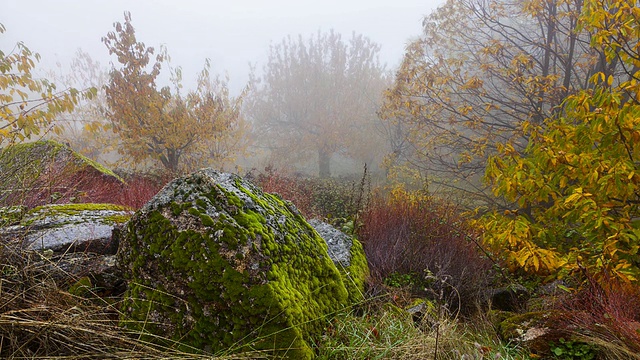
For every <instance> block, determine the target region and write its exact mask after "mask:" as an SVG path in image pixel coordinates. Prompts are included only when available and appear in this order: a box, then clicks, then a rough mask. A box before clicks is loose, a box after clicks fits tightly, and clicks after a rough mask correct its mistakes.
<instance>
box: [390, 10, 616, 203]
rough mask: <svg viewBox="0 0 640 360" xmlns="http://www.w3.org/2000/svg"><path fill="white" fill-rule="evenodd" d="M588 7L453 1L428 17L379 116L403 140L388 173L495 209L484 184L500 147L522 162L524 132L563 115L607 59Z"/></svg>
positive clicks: (393, 156)
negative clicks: (409, 171) (404, 174)
mask: <svg viewBox="0 0 640 360" xmlns="http://www.w3.org/2000/svg"><path fill="white" fill-rule="evenodd" d="M583 7H584V6H583V0H529V1H505V0H455V1H454V0H450V1H447V2H446V3H445V4H444V5H443V6H441V7H440V8H438V9H437V10H436V11H435V12H434V13H432V14H431V15H429V16H427V17H426V18H425V20H424V33H423V35H422V36H421V37H420V38H419V39H417V40H416V41H414V42H412V43H411V44H410V45H409V46H408V48H407V51H406V54H405V57H404V60H403V62H402V65H401V67H400V69H399V71H398V73H397V78H396V83H395V86H394V87H393V88H392V89H391V90H389V91H388V92H387V94H386V101H385V104H384V106H383V108H382V110H381V114H382V116H383V117H384V119H385V120H386V121H387V122H388V123H389V124H390V125H389V127H390V128H393V129H395V130H396V132H395V135H396V139H397V141H396V142H397V144H398V146H397V147H396V149H394V152H393V153H392V154H391V155H390V156H389V159H388V161H389V164H390V165H391V166H409V167H412V168H414V169H417V170H418V171H419V172H420V173H421V174H422V175H423V177H426V178H427V180H428V181H429V182H430V183H432V184H436V185H442V186H445V188H447V189H450V190H451V189H453V190H455V192H457V193H458V194H459V195H462V196H463V197H464V198H465V199H467V200H471V199H475V200H476V201H475V202H473V203H472V204H471V205H478V204H487V203H489V204H495V201H496V200H497V199H495V198H494V197H493V196H492V195H491V192H490V189H488V188H487V187H486V186H484V185H483V184H482V182H481V177H482V175H483V174H484V170H485V164H486V160H487V158H488V156H490V155H491V154H494V153H495V150H496V144H503V145H508V146H511V147H513V148H514V149H515V151H517V152H522V151H523V150H524V149H525V147H526V146H527V137H526V130H527V128H528V127H530V126H535V125H541V124H543V121H544V119H546V118H548V117H550V116H553V115H554V114H556V113H557V112H561V111H562V102H563V100H564V98H565V97H566V96H568V95H570V94H573V93H575V92H576V91H578V90H579V89H583V88H585V87H587V86H589V84H588V79H589V78H590V76H591V75H592V74H593V73H594V72H597V71H599V70H598V66H600V65H601V61H600V60H601V57H602V52H601V51H599V50H598V49H593V48H591V47H590V46H589V36H590V35H589V33H588V32H587V31H584V30H581V29H580V28H579V27H578V17H579V15H580V14H581V12H582V11H583ZM607 66H609V65H607ZM610 70H611V71H612V72H615V71H616V70H615V69H610ZM502 205H503V206H505V207H508V206H510V205H508V204H506V203H503V204H502Z"/></svg>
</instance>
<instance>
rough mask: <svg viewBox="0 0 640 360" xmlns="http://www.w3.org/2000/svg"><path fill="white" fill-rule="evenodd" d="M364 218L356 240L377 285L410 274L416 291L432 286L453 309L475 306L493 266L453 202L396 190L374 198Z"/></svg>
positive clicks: (464, 310)
mask: <svg viewBox="0 0 640 360" xmlns="http://www.w3.org/2000/svg"><path fill="white" fill-rule="evenodd" d="M361 221H362V227H361V228H360V230H359V232H358V238H359V239H360V241H361V242H362V244H363V246H364V249H365V253H366V255H367V259H368V261H369V268H370V269H371V275H372V281H373V282H374V283H375V282H377V283H382V282H384V281H385V279H392V280H394V279H398V278H400V276H399V274H407V275H411V276H410V278H411V279H413V280H412V281H411V283H412V285H415V286H414V288H415V290H418V291H419V290H423V291H424V287H425V286H429V287H430V292H431V294H432V295H434V292H435V293H436V294H438V295H437V296H436V297H439V296H440V295H439V294H440V290H442V293H443V296H445V297H446V299H445V300H446V301H445V302H446V303H447V304H449V308H450V309H451V310H455V311H457V310H461V311H462V312H463V313H465V314H469V313H471V312H472V311H473V310H475V308H476V300H478V299H479V298H478V297H479V295H480V292H481V291H482V290H483V289H485V288H486V286H487V285H488V284H489V282H490V281H491V276H490V274H491V268H492V266H491V265H492V264H491V262H490V261H489V260H488V259H486V258H485V257H483V256H481V253H480V252H479V251H478V250H479V249H478V248H477V246H476V245H475V243H474V242H472V241H470V236H473V235H474V234H473V231H472V229H471V228H470V227H469V226H468V225H467V223H466V222H465V221H463V219H462V218H461V217H460V215H459V213H458V209H457V208H456V207H455V206H454V205H452V204H450V203H447V202H444V201H440V200H436V199H434V198H432V197H429V196H424V195H419V194H411V193H408V192H406V191H404V190H402V189H394V190H393V191H391V193H390V194H389V195H386V196H385V195H384V194H382V193H378V194H377V195H376V196H374V197H373V199H372V202H371V205H370V206H369V207H368V208H367V209H365V211H364V212H363V213H362V216H361ZM416 274H417V275H418V277H416ZM420 276H421V279H422V280H423V281H416V278H420ZM387 282H389V281H387ZM392 282H393V281H392ZM421 287H422V289H420V288H421ZM436 300H438V299H436Z"/></svg>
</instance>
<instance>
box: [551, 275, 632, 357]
mask: <svg viewBox="0 0 640 360" xmlns="http://www.w3.org/2000/svg"><path fill="white" fill-rule="evenodd" d="M585 277H586V278H587V281H586V283H585V285H583V287H582V288H581V289H579V290H578V291H577V292H576V293H573V294H570V295H568V296H567V297H565V298H564V299H562V300H561V301H560V303H559V308H560V309H561V310H563V311H562V317H561V319H559V321H558V322H557V324H558V325H559V326H561V327H563V328H564V330H569V331H570V332H571V333H572V334H573V336H574V338H575V339H577V340H579V341H580V342H583V343H587V344H589V345H591V346H596V347H598V348H599V349H600V350H601V355H603V358H606V359H640V287H639V286H637V285H634V284H630V283H627V282H624V281H622V280H620V279H616V278H607V277H606V276H605V278H604V280H601V281H596V280H595V278H594V277H593V276H589V275H586V276H585ZM598 278H601V276H598Z"/></svg>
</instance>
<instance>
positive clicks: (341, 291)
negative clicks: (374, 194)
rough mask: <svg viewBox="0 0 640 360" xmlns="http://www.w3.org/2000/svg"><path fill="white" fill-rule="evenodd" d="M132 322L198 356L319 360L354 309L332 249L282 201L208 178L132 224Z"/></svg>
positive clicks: (197, 178)
mask: <svg viewBox="0 0 640 360" xmlns="http://www.w3.org/2000/svg"><path fill="white" fill-rule="evenodd" d="M118 257H119V262H120V264H121V266H122V267H124V268H125V273H126V274H128V280H129V288H128V290H127V293H126V294H125V301H124V303H123V313H124V314H125V315H126V316H123V317H122V322H123V324H124V325H126V326H127V327H129V328H132V329H135V330H137V331H143V330H144V331H150V332H151V333H154V334H157V335H163V336H167V337H168V338H169V339H172V340H176V341H180V342H181V343H184V344H187V345H188V346H189V347H190V349H191V350H192V351H193V349H194V348H195V349H199V350H201V351H203V352H208V353H217V352H220V351H227V350H229V349H231V350H232V351H244V350H266V351H268V352H270V353H272V354H273V355H276V356H286V357H289V358H295V359H308V358H312V357H313V351H312V349H311V346H310V344H309V340H310V339H311V338H312V337H315V336H317V335H319V334H320V333H321V332H322V330H323V329H324V326H325V324H326V321H327V320H328V318H329V317H330V316H331V314H333V313H334V312H336V311H337V310H339V309H340V308H342V307H343V306H345V304H346V301H347V296H348V295H347V290H346V288H345V285H344V283H343V280H342V277H341V275H340V272H339V271H338V269H337V268H336V267H335V265H334V264H333V262H332V261H331V259H330V258H329V256H328V254H327V247H326V244H325V243H324V241H323V240H322V239H321V238H320V237H319V236H318V234H317V233H316V232H315V231H314V230H313V229H312V228H311V227H310V225H309V224H308V223H307V222H306V221H305V220H304V219H303V218H302V216H301V215H300V214H298V213H296V212H292V211H291V209H290V208H289V207H288V206H287V205H286V203H285V202H284V201H283V200H282V199H280V198H279V197H277V196H274V195H270V194H265V193H263V192H262V191H261V190H259V189H258V188H256V187H255V186H253V185H252V184H250V183H248V182H245V181H243V180H242V179H241V178H239V177H237V176H234V175H229V174H222V173H218V172H215V171H213V170H201V171H199V172H197V173H194V174H192V175H190V176H187V177H183V178H179V179H176V180H174V181H173V182H171V183H170V184H168V185H167V186H166V187H165V188H164V189H163V191H161V192H160V193H159V194H157V195H156V196H155V197H154V199H152V200H151V201H150V202H149V203H148V204H147V205H145V206H144V207H143V208H142V209H141V210H140V211H138V212H137V213H136V214H135V215H134V216H133V218H132V220H131V221H130V222H129V223H128V226H127V229H126V231H124V232H123V234H122V239H120V249H119V252H118Z"/></svg>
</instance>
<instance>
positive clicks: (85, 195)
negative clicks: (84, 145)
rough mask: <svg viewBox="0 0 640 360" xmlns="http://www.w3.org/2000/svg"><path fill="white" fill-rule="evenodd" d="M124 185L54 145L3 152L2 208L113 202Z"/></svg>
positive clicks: (18, 147) (14, 147)
mask: <svg viewBox="0 0 640 360" xmlns="http://www.w3.org/2000/svg"><path fill="white" fill-rule="evenodd" d="M123 184H124V182H123V180H122V179H121V178H120V177H119V176H117V175H116V174H115V173H113V172H112V171H111V170H109V169H107V168H105V167H104V166H102V165H100V164H98V163H97V162H95V161H92V160H90V159H88V158H86V157H84V156H82V155H81V154H79V153H77V152H75V151H73V150H71V149H70V148H69V147H67V146H65V145H62V144H60V143H57V142H55V141H51V140H47V141H36V142H32V143H23V144H17V145H12V146H9V147H7V148H4V149H0V205H2V206H10V205H26V206H27V207H29V208H32V207H36V206H39V205H45V204H51V203H68V202H95V203H102V202H110V201H112V200H113V196H114V195H116V194H117V192H118V191H120V189H121V187H122V185H123Z"/></svg>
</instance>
